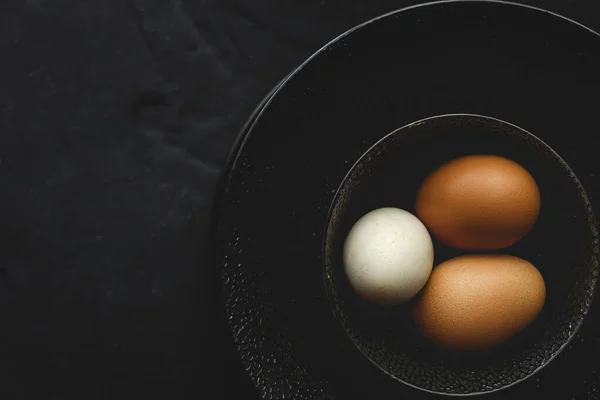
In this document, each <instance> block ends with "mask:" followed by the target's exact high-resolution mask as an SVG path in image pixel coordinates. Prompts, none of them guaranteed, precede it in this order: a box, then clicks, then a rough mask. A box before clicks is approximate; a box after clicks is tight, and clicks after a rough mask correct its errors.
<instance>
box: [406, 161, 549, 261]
mask: <svg viewBox="0 0 600 400" xmlns="http://www.w3.org/2000/svg"><path fill="white" fill-rule="evenodd" d="M415 209H416V214H417V216H418V217H419V219H421V221H423V223H424V224H425V225H426V226H427V227H428V228H429V229H430V231H431V232H432V233H433V234H434V236H435V237H437V238H438V239H439V240H440V241H441V242H442V243H444V244H446V245H449V246H452V247H456V248H460V249H464V250H497V249H501V248H505V247H508V246H510V245H512V244H513V243H515V242H517V241H518V240H520V239H522V238H523V237H524V236H525V235H526V234H527V233H528V232H529V231H530V230H531V228H532V227H533V225H534V224H535V222H536V220H537V218H538V215H539V212H540V192H539V189H538V186H537V184H536V182H535V180H534V178H533V177H532V176H531V174H530V173H529V172H528V171H527V170H526V169H525V168H523V167H522V166H521V165H519V164H517V163H516V162H514V161H512V160H509V159H507V158H504V157H500V156H495V155H472V156H466V157H461V158H458V159H455V160H453V161H450V162H448V163H446V164H444V165H442V166H441V167H439V168H438V169H437V170H435V171H433V172H432V173H431V174H430V175H429V176H428V177H427V178H426V179H425V181H424V182H423V184H422V186H421V188H420V189H419V191H418V194H417V198H416V202H415Z"/></svg>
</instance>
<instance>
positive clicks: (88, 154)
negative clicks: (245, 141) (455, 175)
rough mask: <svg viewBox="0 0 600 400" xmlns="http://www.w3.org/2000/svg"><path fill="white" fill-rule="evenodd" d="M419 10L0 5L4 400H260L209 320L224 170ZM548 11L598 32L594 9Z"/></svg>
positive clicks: (284, 4)
mask: <svg viewBox="0 0 600 400" xmlns="http://www.w3.org/2000/svg"><path fill="white" fill-rule="evenodd" d="M409 3H411V4H412V3H414V1H398V0H384V1H373V2H370V1H361V2H354V1H353V2H347V1H339V0H336V1H332V0H311V1H300V0H293V1H292V0H286V1H277V2H274V1H268V0H236V1H233V0H227V1H217V0H165V1H162V0H130V1H117V0H105V1H91V0H80V1H75V0H23V1H2V2H0V50H1V55H0V71H1V74H0V187H2V188H3V190H2V193H3V194H2V196H0V266H1V267H2V269H1V270H0V281H1V282H0V299H1V302H0V315H1V316H0V320H1V321H2V329H1V332H0V338H1V339H2V341H1V342H0V354H1V355H2V357H1V359H2V361H0V380H1V381H2V385H1V386H0V395H1V396H3V397H4V398H7V399H22V398H31V397H33V396H34V395H39V393H40V388H43V391H44V396H45V397H46V398H49V399H71V398H72V399H83V398H85V399H111V400H113V399H121V398H140V397H149V396H157V395H163V396H166V397H168V398H177V399H185V398H194V399H196V398H202V397H205V391H206V390H209V389H210V390H212V389H215V390H218V391H219V392H218V393H220V394H214V397H215V398H234V396H235V395H237V391H238V390H240V388H241V390H244V389H246V390H247V391H246V392H245V393H247V395H246V398H248V397H251V396H252V395H254V392H252V385H253V384H252V383H248V382H247V381H245V380H244V379H245V375H246V372H245V370H244V368H243V367H238V364H236V363H237V362H238V361H237V359H238V353H237V350H236V349H234V348H233V346H232V345H231V344H230V343H229V342H230V340H229V336H230V333H229V330H228V328H227V329H225V328H223V327H222V326H221V325H220V324H219V319H218V318H215V319H213V316H212V311H213V310H214V309H215V305H216V304H218V303H217V301H216V300H215V298H214V296H213V295H214V294H215V290H214V287H215V286H214V285H213V282H214V281H213V278H215V276H213V274H212V272H211V271H212V265H211V264H210V263H209V262H208V261H206V259H205V256H206V251H205V249H204V248H203V246H202V244H203V243H204V240H205V236H206V227H207V224H208V215H209V212H210V205H211V204H210V203H211V199H212V195H213V191H214V185H215V183H216V180H217V177H218V173H219V170H220V168H221V167H222V165H223V162H224V160H225V157H226V153H227V151H228V149H229V147H230V146H231V144H232V142H233V140H234V137H235V136H236V134H237V132H238V131H239V129H240V128H241V127H242V125H243V123H244V121H245V119H246V118H247V116H248V115H249V114H250V113H251V111H252V109H253V108H254V106H255V105H256V104H257V102H258V101H259V100H260V99H261V98H262V96H264V95H265V94H266V93H267V92H268V90H269V89H270V88H271V87H272V86H273V85H274V84H275V83H277V82H278V81H279V80H280V79H281V78H282V77H283V76H284V75H285V74H287V73H288V72H289V71H290V70H291V69H292V68H294V67H295V66H296V65H297V64H298V63H299V62H301V61H302V60H303V59H304V58H305V57H306V56H308V55H309V54H310V53H311V52H312V51H314V50H316V49H317V48H319V47H320V46H321V45H322V44H323V43H325V42H327V41H328V40H330V39H331V38H332V37H334V36H335V35H337V34H338V33H340V32H342V31H344V30H345V29H347V28H349V27H351V26H353V25H354V24H356V23H358V22H361V21H363V20H365V19H368V18H370V17H372V16H375V15H377V14H379V13H381V12H385V11H389V10H391V9H393V8H397V7H401V6H404V5H407V4H409ZM591 3H593V2H591ZM537 4H547V5H548V6H549V7H551V8H554V9H556V10H559V11H565V12H566V13H568V14H570V15H572V16H574V17H577V18H578V19H581V20H582V21H584V22H587V23H589V24H591V25H594V24H596V26H600V24H598V22H597V21H595V19H596V18H597V15H598V13H597V12H594V11H593V10H591V8H589V5H588V4H587V2H585V1H567V0H554V1H552V0H548V1H546V2H544V1H540V2H538V3H537ZM336 185H337V182H335V183H334V182H328V183H327V184H326V185H323V190H324V191H326V190H327V191H331V190H333V189H335V187H336ZM217 278H218V279H220V276H218V277H217ZM212 328H215V329H214V332H213V329H212ZM590 329H591V328H590ZM584 344H587V345H589V346H596V347H598V346H600V342H597V341H596V339H587V341H586V342H585V343H584ZM254 345H256V346H258V345H259V344H258V343H255V344H254ZM215 348H218V349H219V350H218V351H217V353H218V355H217V356H209V357H207V354H213V353H214V352H215ZM584 348H587V347H585V346H584ZM577 354H580V353H577ZM581 354H582V355H583V356H585V351H582V353H581ZM245 361H246V362H248V359H246V360H245ZM207 370H208V371H211V372H212V374H210V373H209V376H208V377H206V371H207ZM585 379H586V382H587V383H586V385H584V386H582V387H581V394H582V395H583V394H587V393H589V394H593V393H595V392H594V389H595V386H594V385H595V381H594V380H593V379H591V378H589V379H588V378H585ZM255 383H257V385H262V387H263V388H264V390H263V392H264V393H271V392H270V390H271V391H272V390H274V389H271V386H270V385H271V384H272V383H271V382H266V380H264V379H263V380H261V381H258V380H256V379H255ZM351 383H352V382H348V386H349V387H351ZM213 386H214V387H213ZM207 387H208V388H207ZM271 397H274V395H273V394H272V395H271Z"/></svg>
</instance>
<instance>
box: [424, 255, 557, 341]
mask: <svg viewBox="0 0 600 400" xmlns="http://www.w3.org/2000/svg"><path fill="white" fill-rule="evenodd" d="M545 299H546V285H545V283H544V278H543V277H542V275H541V274H540V272H539V271H538V270H537V269H536V268H535V267H534V266H533V265H532V264H531V263H529V262H528V261H525V260H523V259H521V258H518V257H514V256H510V255H466V256H460V257H456V258H453V259H451V260H448V261H446V262H443V263H441V264H440V265H438V266H437V267H436V268H434V270H433V272H432V274H431V276H430V278H429V281H428V282H427V285H425V288H424V289H423V291H422V292H421V295H420V297H419V299H418V300H417V302H416V303H415V308H414V316H415V321H416V323H417V326H418V327H419V330H420V331H421V332H422V333H423V335H424V336H426V337H427V338H429V339H430V340H432V341H433V342H435V343H437V344H439V345H441V346H443V347H446V348H449V349H453V350H481V349H487V348H490V347H493V346H496V345H498V344H500V343H502V342H504V341H506V340H507V339H509V338H511V337H512V336H514V335H515V334H517V333H518V332H520V331H521V330H522V329H524V328H525V327H526V326H527V325H529V324H530V323H531V322H533V321H534V320H535V318H536V317H537V316H538V314H539V313H540V311H541V310H542V307H543V306H544V301H545Z"/></svg>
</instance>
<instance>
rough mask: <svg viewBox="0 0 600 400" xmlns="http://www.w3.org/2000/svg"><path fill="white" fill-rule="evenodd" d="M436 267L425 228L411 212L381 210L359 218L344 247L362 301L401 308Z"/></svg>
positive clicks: (347, 268)
mask: <svg viewBox="0 0 600 400" xmlns="http://www.w3.org/2000/svg"><path fill="white" fill-rule="evenodd" d="M432 267H433V243H432V242H431V236H429V232H428V231H427V228H425V225H423V223H422V222H421V221H420V220H419V219H418V218H417V217H415V216H414V215H412V214H411V213H409V212H408V211H404V210H401V209H399V208H391V207H386V208H379V209H377V210H373V211H371V212H369V213H368V214H366V215H364V216H363V217H362V218H360V219H359V220H358V221H357V222H356V223H355V224H354V226H353V227H352V229H351V230H350V233H349V234H348V237H347V238H346V241H345V243H344V268H345V271H346V275H347V276H348V279H349V280H350V284H351V285H352V287H353V288H354V290H355V291H356V292H357V293H358V294H360V295H361V296H362V297H363V298H365V299H367V300H370V301H373V302H376V303H380V304H399V303H403V302H405V301H406V300H408V299H410V298H411V297H413V296H414V295H415V294H417V293H418V292H419V291H420V290H421V289H422V288H423V286H425V283H426V282H427V279H429V275H430V274H431V268H432Z"/></svg>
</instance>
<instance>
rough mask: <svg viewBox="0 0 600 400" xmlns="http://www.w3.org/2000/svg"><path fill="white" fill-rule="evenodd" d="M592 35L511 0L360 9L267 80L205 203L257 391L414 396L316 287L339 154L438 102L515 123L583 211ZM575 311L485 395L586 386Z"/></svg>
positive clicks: (347, 155)
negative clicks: (343, 30)
mask: <svg viewBox="0 0 600 400" xmlns="http://www.w3.org/2000/svg"><path fill="white" fill-rule="evenodd" d="M597 71H600V39H599V37H598V35H597V34H595V33H594V32H592V31H590V30H588V29H587V28H584V27H582V26H581V25H578V24H576V23H573V22H572V21H568V20H566V19H564V18H562V17H559V16H556V15H553V14H551V13H547V12H544V11H541V10H538V9H533V8H529V7H524V6H518V5H514V4H506V3H496V2H444V3H433V4H428V5H423V6H419V7H413V8H409V9H406V10H403V11H400V12H395V13H391V14H388V15H386V16H384V17H381V18H378V19H375V20H373V21H370V22H369V23H367V24H365V25H362V26H360V27H359V28H356V29H354V30H352V31H350V32H349V33H347V34H345V35H342V36H341V37H340V38H338V39H336V40H335V41H333V42H332V43H330V44H329V45H327V46H326V47H325V48H323V49H322V50H321V51H319V52H318V53H317V54H316V55H315V56H313V57H312V58H311V59H310V60H309V61H307V62H306V63H305V64H303V65H302V66H301V67H300V68H299V69H298V70H296V71H295V72H294V73H292V74H291V75H290V76H289V77H288V78H287V79H286V80H285V81H284V82H283V84H282V85H281V86H280V87H278V88H277V89H276V91H275V93H274V95H273V96H272V97H270V98H269V99H268V101H267V102H266V105H265V107H264V108H263V109H261V110H260V112H259V115H258V116H257V118H256V119H255V120H254V121H253V122H251V123H250V125H251V126H250V127H249V129H247V130H246V131H245V132H244V133H243V135H242V137H241V138H240V140H239V141H238V144H237V145H236V147H235V148H234V151H233V153H232V156H231V158H230V162H229V163H228V166H227V168H226V169H225V172H224V175H223V181H222V185H221V190H220V193H219V196H218V198H217V205H216V208H215V222H216V228H217V229H216V232H215V239H216V243H217V249H216V250H217V251H216V256H217V261H218V264H219V267H220V268H221V271H222V276H223V288H224V301H225V311H226V313H227V314H228V316H229V321H230V326H231V328H232V331H233V337H234V340H235V341H236V343H237V345H238V348H239V350H240V354H241V356H242V360H243V362H244V363H245V365H246V367H247V369H248V372H249V374H250V376H251V378H252V379H253V381H254V383H255V384H256V385H257V387H258V388H259V391H260V392H261V395H262V396H263V397H265V398H284V396H285V398H313V399H319V398H344V399H350V398H361V399H367V398H377V399H387V398H390V399H391V398H394V399H398V398H409V397H410V398H411V399H413V398H424V397H423V396H425V395H424V394H423V393H422V392H420V391H416V390H414V389H411V388H409V387H407V386H405V385H402V384H400V383H399V382H397V381H396V380H394V379H392V378H390V377H389V376H387V375H385V374H384V373H382V372H381V371H380V370H379V369H377V368H376V367H374V366H373V365H372V364H371V363H370V362H368V360H367V359H366V358H365V357H363V355H362V354H361V353H360V352H359V351H358V350H357V349H356V348H355V347H354V346H353V345H352V342H351V341H350V340H349V339H348V337H347V336H346V334H345V332H344V330H343V329H342V328H341V326H340V324H339V323H337V321H336V320H335V318H334V317H333V314H332V313H331V310H330V308H329V306H328V302H327V299H326V296H325V290H324V285H323V280H322V271H323V265H322V263H323V260H322V257H321V245H322V241H323V228H324V227H325V224H326V217H327V209H328V206H329V204H330V203H331V200H332V198H333V195H334V193H335V191H336V189H337V187H338V185H339V184H340V183H341V181H342V179H343V178H344V176H345V175H346V173H347V172H348V170H349V168H350V166H351V165H352V164H353V163H354V162H355V161H356V160H357V159H358V158H359V157H360V156H361V155H362V154H363V153H364V152H365V151H366V150H367V149H368V148H369V147H370V146H371V145H372V144H373V143H375V142H376V141H377V140H379V139H380V138H382V137H383V136H385V135H386V134H388V133H390V132H391V131H393V130H394V129H396V128H398V127H400V126H403V125H406V124H407V123H410V122H413V121H416V120H419V119H422V118H427V117H430V116H434V115H440V114H447V113H473V114H482V115H488V116H491V117H495V118H499V119H502V120H505V121H508V122H511V123H514V124H516V125H518V126H521V127H523V128H525V129H527V130H529V131H531V132H534V133H535V134H536V135H537V136H539V137H540V138H541V139H542V140H543V141H545V142H546V143H548V144H549V145H550V146H551V147H552V148H553V149H555V150H556V151H557V152H558V153H559V154H560V155H561V156H562V157H563V159H565V161H566V162H567V163H568V164H569V165H570V166H571V168H572V169H573V170H574V171H575V173H576V174H577V176H578V177H579V179H580V180H581V182H582V184H583V187H584V188H585V190H586V192H587V193H588V195H589V197H590V199H591V201H592V205H593V207H595V208H596V209H598V208H599V206H600V205H599V204H598V200H597V195H598V192H599V185H598V183H597V179H596V177H595V176H596V174H597V172H598V171H597V170H598V163H597V162H596V161H595V156H596V153H597V151H596V149H595V147H594V146H593V144H592V140H593V139H594V137H595V134H596V132H600V119H598V118H597V116H596V114H595V112H596V111H597V110H598V100H597V96H598V93H600V90H599V89H600V74H599V73H598V72H597ZM594 310H595V308H594V307H592V311H591V314H590V315H588V316H587V319H586V322H584V325H583V327H582V329H581V330H580V332H579V334H578V338H576V339H575V340H574V341H573V342H572V343H571V345H570V346H569V347H568V349H567V350H566V351H565V352H563V353H562V354H561V355H560V356H559V357H558V358H557V360H556V361H554V362H553V363H551V364H550V365H549V366H548V367H547V368H545V369H544V370H543V371H541V372H540V373H538V374H537V375H536V376H535V378H533V379H529V380H527V381H525V382H523V383H521V384H519V385H516V386H514V387H512V388H510V389H507V390H505V391H502V392H498V394H492V395H490V397H494V396H501V397H504V396H509V397H510V398H514V397H518V398H531V397H532V396H542V395H548V394H552V395H553V396H556V397H557V398H559V397H560V398H596V397H595V396H596V390H595V389H596V385H597V383H598V379H597V378H596V377H595V374H596V372H595V370H594V369H591V368H590V367H588V366H587V364H588V363H590V364H591V363H594V364H595V363H596V361H595V360H597V357H598V355H600V341H599V340H598V337H599V334H598V333H599V332H598V328H597V324H596V323H595V321H597V319H598V316H597V315H596V314H597V312H594Z"/></svg>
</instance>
